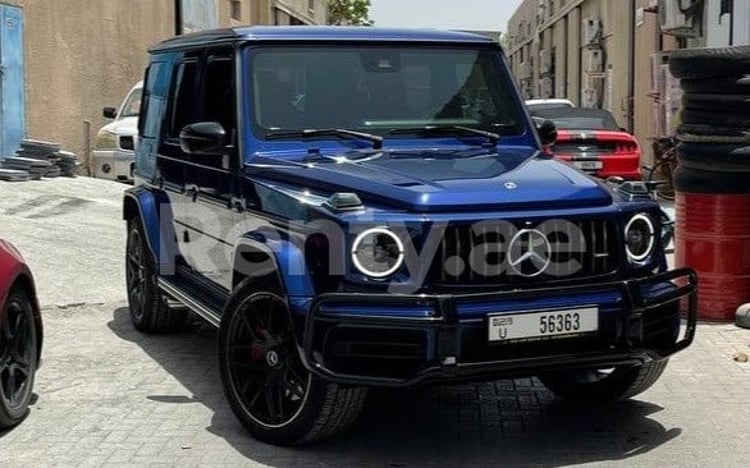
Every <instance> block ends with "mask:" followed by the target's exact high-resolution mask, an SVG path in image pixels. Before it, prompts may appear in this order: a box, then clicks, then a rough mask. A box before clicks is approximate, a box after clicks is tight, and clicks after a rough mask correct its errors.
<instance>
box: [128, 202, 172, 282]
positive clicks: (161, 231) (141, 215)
mask: <svg viewBox="0 0 750 468" xmlns="http://www.w3.org/2000/svg"><path fill="white" fill-rule="evenodd" d="M163 198H164V199H162V197H159V196H158V194H154V193H153V192H151V191H150V190H146V189H144V188H141V187H138V188H135V189H130V190H128V191H126V192H125V197H124V200H123V206H122V219H123V220H125V221H130V220H133V219H136V218H137V219H138V220H139V222H140V223H141V225H142V227H143V231H144V232H145V233H146V243H147V245H148V249H149V251H150V252H151V254H152V255H153V257H154V258H155V259H156V260H157V264H158V265H159V271H161V272H172V271H174V265H175V258H176V256H177V246H176V237H175V234H174V229H173V227H172V223H171V219H172V212H171V209H170V204H169V201H168V199H167V198H166V197H163Z"/></svg>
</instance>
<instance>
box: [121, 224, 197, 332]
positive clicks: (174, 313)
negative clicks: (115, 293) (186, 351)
mask: <svg viewBox="0 0 750 468" xmlns="http://www.w3.org/2000/svg"><path fill="white" fill-rule="evenodd" d="M157 278H158V274H157V271H156V262H155V261H154V257H153V255H152V254H151V250H150V249H149V246H148V243H147V242H146V236H145V234H144V230H143V226H142V224H141V222H140V220H139V219H138V218H133V219H131V220H129V221H128V241H127V247H126V259H125V279H126V283H127V288H128V308H129V309H130V319H131V320H132V322H133V325H134V326H135V328H137V329H138V330H140V331H142V332H144V333H174V332H177V331H179V330H180V329H182V327H183V326H184V325H185V322H186V320H187V312H185V311H184V310H171V309H170V308H169V306H168V304H167V301H166V298H165V297H164V295H163V294H162V293H161V291H159V286H158V284H157Z"/></svg>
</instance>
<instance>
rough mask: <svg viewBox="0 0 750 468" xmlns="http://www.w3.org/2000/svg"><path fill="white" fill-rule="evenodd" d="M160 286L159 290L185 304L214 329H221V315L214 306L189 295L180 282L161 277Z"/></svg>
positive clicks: (193, 295) (159, 279)
mask: <svg viewBox="0 0 750 468" xmlns="http://www.w3.org/2000/svg"><path fill="white" fill-rule="evenodd" d="M158 285H159V289H161V290H162V291H163V292H164V293H165V294H166V295H167V296H170V297H172V298H173V299H175V300H177V301H178V302H180V303H182V304H184V305H185V307H187V308H188V309H190V311H191V312H193V313H194V314H196V315H198V316H199V317H201V318H202V319H203V320H205V321H206V322H208V323H210V324H211V325H213V326H214V327H216V328H219V324H221V313H220V312H219V311H218V310H217V309H216V308H215V307H214V306H212V305H211V304H210V303H209V301H206V300H204V299H203V298H201V297H196V295H195V294H190V293H188V292H187V291H186V290H185V289H183V288H181V287H180V285H179V281H173V280H171V279H168V278H163V277H160V278H158Z"/></svg>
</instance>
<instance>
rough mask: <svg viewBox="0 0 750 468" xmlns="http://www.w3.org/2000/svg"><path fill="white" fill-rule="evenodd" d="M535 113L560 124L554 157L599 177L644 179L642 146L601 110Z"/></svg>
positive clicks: (551, 149) (539, 111) (577, 109)
mask: <svg viewBox="0 0 750 468" xmlns="http://www.w3.org/2000/svg"><path fill="white" fill-rule="evenodd" d="M532 115H535V116H538V117H542V118H545V119H549V120H551V121H552V122H554V124H555V126H556V127H557V141H556V142H555V144H554V145H553V146H552V147H551V148H550V151H552V153H553V154H554V156H555V157H556V158H558V159H560V160H563V161H568V162H570V163H571V164H573V165H574V166H575V167H577V168H579V169H581V170H583V171H585V172H588V173H590V174H592V175H594V176H596V177H600V178H603V179H606V178H608V177H614V176H617V177H622V178H624V179H626V180H641V147H640V145H639V144H638V140H636V139H635V137H634V136H633V135H631V134H630V133H628V132H627V131H626V130H624V129H622V128H620V126H619V125H617V121H616V120H615V118H614V116H613V115H612V114H611V113H610V112H609V111H606V110H602V109H584V108H570V109H564V108H560V109H547V110H535V111H534V112H532Z"/></svg>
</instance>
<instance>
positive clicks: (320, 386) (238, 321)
mask: <svg viewBox="0 0 750 468" xmlns="http://www.w3.org/2000/svg"><path fill="white" fill-rule="evenodd" d="M259 286H260V285H259V284H258V283H257V282H254V283H253V282H245V283H243V285H241V286H240V287H238V288H237V290H236V291H235V293H234V295H233V299H232V300H231V301H230V303H229V305H228V306H227V309H226V310H225V312H224V315H223V316H222V323H221V330H220V333H219V347H220V349H219V367H220V370H221V377H222V382H223V385H224V391H225V393H226V396H227V399H228V401H229V404H230V406H231V408H232V411H233V412H234V413H235V415H236V416H237V418H238V419H239V420H240V422H241V423H242V424H243V425H244V426H245V427H246V428H247V429H248V431H249V432H250V433H251V434H252V435H253V436H254V437H256V438H258V439H259V440H262V441H265V442H269V443H272V444H279V445H294V444H300V443H305V442H312V441H315V440H319V439H323V438H325V437H328V436H331V435H333V434H334V433H336V432H338V431H340V430H342V429H344V428H345V427H347V426H348V425H350V424H351V423H352V422H354V420H355V419H356V418H357V416H358V415H359V413H360V411H361V409H362V406H363V403H364V399H365V396H366V389H364V388H347V387H341V386H338V385H335V384H330V383H326V382H323V381H322V380H320V379H319V378H317V377H316V376H314V375H312V374H311V373H310V372H308V371H307V370H306V369H305V367H304V366H303V364H302V361H301V358H300V355H299V353H298V350H297V344H296V340H295V338H294V334H293V332H292V325H291V322H290V315H289V311H288V308H287V304H286V301H285V300H284V299H283V298H282V297H281V295H280V294H279V292H278V288H275V287H267V286H266V287H259Z"/></svg>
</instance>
